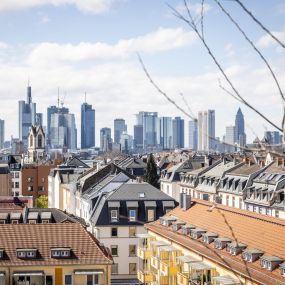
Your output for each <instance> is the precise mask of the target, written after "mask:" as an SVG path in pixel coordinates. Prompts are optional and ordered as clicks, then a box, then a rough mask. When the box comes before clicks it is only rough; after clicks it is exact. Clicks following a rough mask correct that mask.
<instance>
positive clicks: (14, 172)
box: [8, 155, 22, 197]
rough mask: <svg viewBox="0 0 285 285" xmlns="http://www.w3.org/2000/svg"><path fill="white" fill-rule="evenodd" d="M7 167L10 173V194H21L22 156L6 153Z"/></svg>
mask: <svg viewBox="0 0 285 285" xmlns="http://www.w3.org/2000/svg"><path fill="white" fill-rule="evenodd" d="M8 167H9V171H10V174H11V185H12V186H11V187H12V196H14V197H18V196H22V156H21V155H8Z"/></svg>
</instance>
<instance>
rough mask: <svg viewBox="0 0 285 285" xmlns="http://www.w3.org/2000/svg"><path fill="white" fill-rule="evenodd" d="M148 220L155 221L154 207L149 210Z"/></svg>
mask: <svg viewBox="0 0 285 285" xmlns="http://www.w3.org/2000/svg"><path fill="white" fill-rule="evenodd" d="M147 221H148V222H153V221H154V209H148V210H147Z"/></svg>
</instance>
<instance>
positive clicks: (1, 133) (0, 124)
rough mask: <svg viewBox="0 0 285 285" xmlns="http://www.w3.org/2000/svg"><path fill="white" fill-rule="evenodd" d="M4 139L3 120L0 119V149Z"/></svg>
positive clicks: (2, 146)
mask: <svg viewBox="0 0 285 285" xmlns="http://www.w3.org/2000/svg"><path fill="white" fill-rule="evenodd" d="M4 141H5V121H4V120H0V150H1V149H3V148H4Z"/></svg>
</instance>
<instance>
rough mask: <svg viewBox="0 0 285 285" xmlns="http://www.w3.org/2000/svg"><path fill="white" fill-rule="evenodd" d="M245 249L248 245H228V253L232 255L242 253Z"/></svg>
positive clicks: (234, 243) (233, 243)
mask: <svg viewBox="0 0 285 285" xmlns="http://www.w3.org/2000/svg"><path fill="white" fill-rule="evenodd" d="M245 248H246V245H245V244H243V243H236V242H232V243H229V244H228V245H227V251H228V252H229V253H230V254H231V255H237V254H239V253H241V252H242V251H243V250H244V249H245Z"/></svg>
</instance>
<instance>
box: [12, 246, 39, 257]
mask: <svg viewBox="0 0 285 285" xmlns="http://www.w3.org/2000/svg"><path fill="white" fill-rule="evenodd" d="M16 254H17V257H18V258H21V259H32V258H36V257H37V249H36V248H27V249H25V248H21V249H17V250H16Z"/></svg>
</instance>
